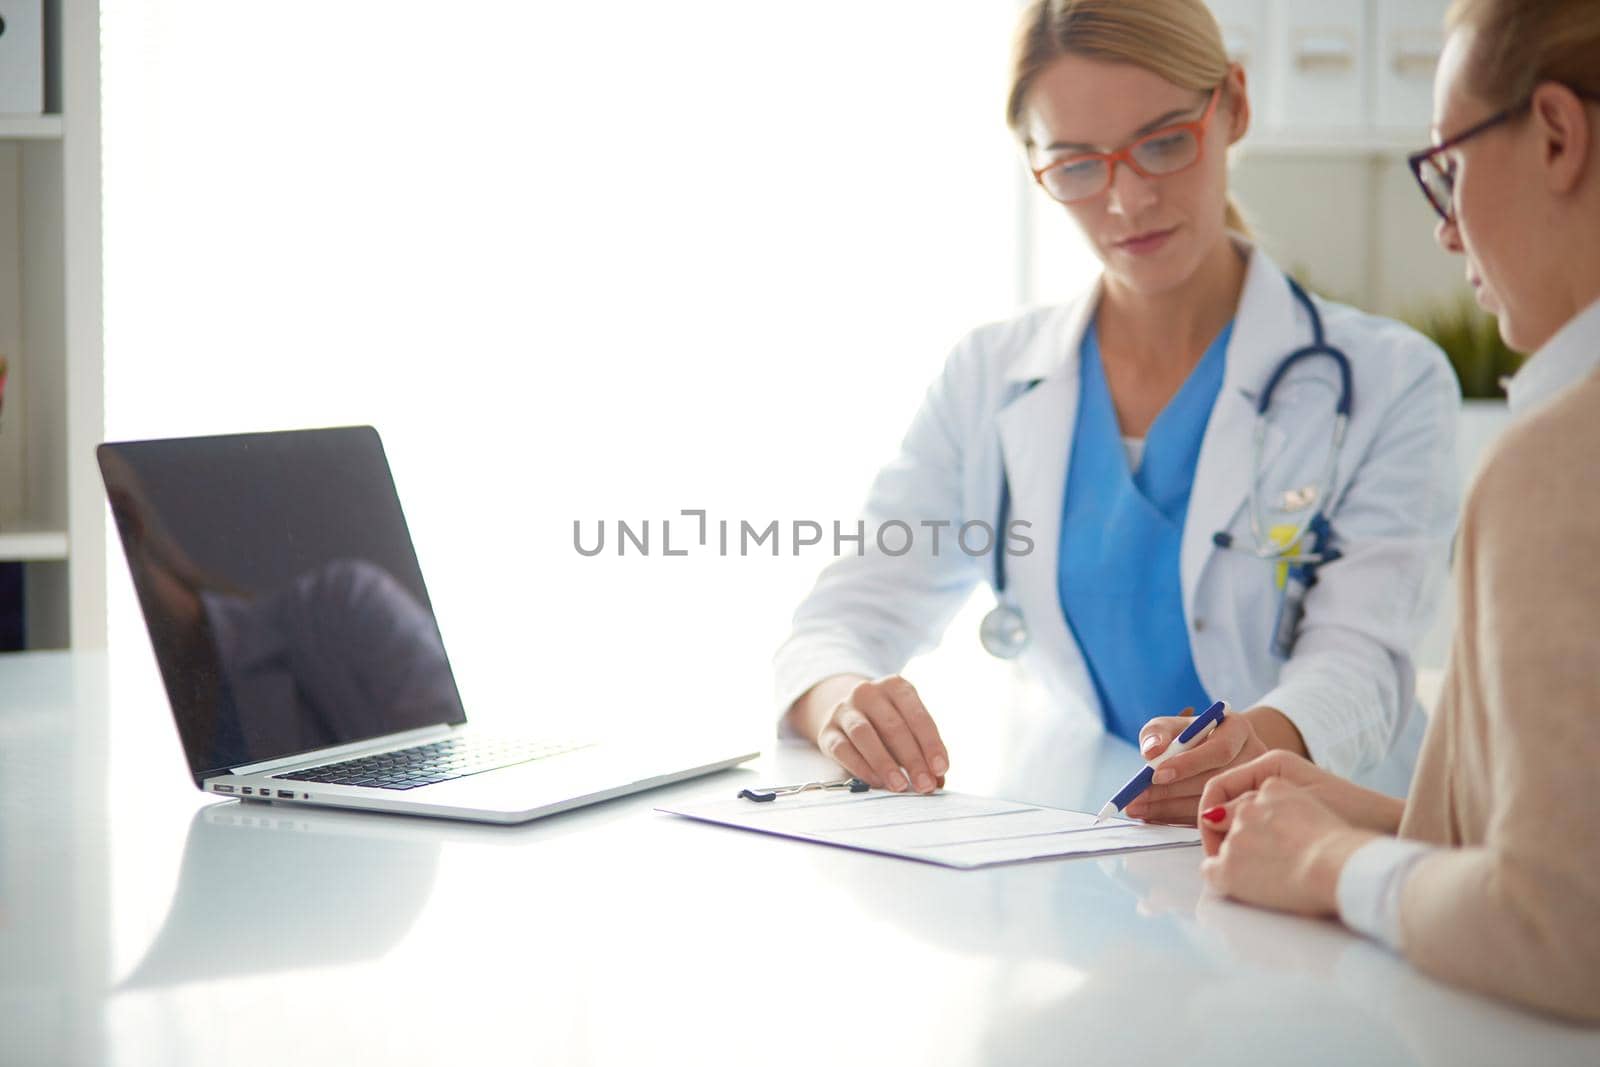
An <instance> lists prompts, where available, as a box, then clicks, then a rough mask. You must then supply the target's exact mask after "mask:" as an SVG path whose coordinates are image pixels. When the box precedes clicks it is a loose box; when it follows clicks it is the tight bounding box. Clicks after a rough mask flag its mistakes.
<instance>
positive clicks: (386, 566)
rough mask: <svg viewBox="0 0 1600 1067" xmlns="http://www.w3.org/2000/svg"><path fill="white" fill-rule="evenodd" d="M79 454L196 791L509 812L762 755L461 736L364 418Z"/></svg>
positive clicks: (445, 662)
mask: <svg viewBox="0 0 1600 1067" xmlns="http://www.w3.org/2000/svg"><path fill="white" fill-rule="evenodd" d="M97 456H98V459H99V462H100V473H101V476H102V478H103V479H104V481H105V487H106V494H107V496H108V498H109V500H110V503H111V511H112V515H113V518H114V519H115V521H116V526H117V532H118V535H119V536H120V538H121V540H122V547H123V553H124V556H125V557H126V559H127V561H128V567H129V571H130V573H131V575H132V578H133V585H134V589H135V591H136V592H137V594H138V599H139V606H140V609H141V610H142V612H143V614H144V621H145V626H146V628H147V629H148V631H149V634H150V642H151V645H152V646H153V648H154V650H155V656H156V661H157V664H158V666H159V667H160V670H161V677H162V680H163V682H164V683H165V686H166V691H167V697H168V699H169V702H170V703H171V706H172V713H173V717H174V719H175V720H176V722H177V727H178V735H179V737H180V738H181V739H182V742H183V747H184V751H185V753H186V755H187V757H188V761H189V770H190V773H191V775H192V776H193V779H194V782H195V784H196V785H197V786H198V787H199V788H200V789H202V790H204V791H205V792H208V793H214V794H217V795H220V796H225V797H238V798H242V799H248V800H256V801H263V800H264V801H270V802H272V803H288V804H305V805H320V806H326V807H335V808H357V809H363V810H368V811H387V812H401V813H405V814H412V815H431V816H439V817H443V818H455V819H470V820H474V821H479V822H492V823H516V822H525V821H527V820H529V819H536V818H539V817H541V816H545V815H552V814H555V813H557V812H561V811H566V810H568V809H570V808H575V807H579V806H582V805H585V804H593V803H597V802H599V801H603V800H609V799H611V798H613V797H619V796H623V795H625V794H628V793H635V792H639V791H641V790H645V789H650V788H653V787H655V786H660V785H666V784H668V783H671V782H677V781H682V780H683V779H686V778H693V777H696V776H698V775H704V774H710V773H712V772H715V771H720V770H725V769H727V768H730V767H733V766H736V765H737V764H740V763H743V762H745V761H746V760H750V759H753V758H754V757H755V756H757V755H758V754H759V753H757V752H752V751H746V750H745V749H744V748H743V747H741V746H739V745H735V744H731V743H728V742H727V741H725V740H716V739H709V740H708V739H706V738H698V739H697V738H693V737H692V736H690V737H685V738H672V737H667V738H648V739H646V738H639V739H637V740H634V741H625V740H605V741H594V740H586V739H583V738H567V737H523V736H511V735H503V734H501V735H491V734H488V733H484V732H482V731H479V730H475V729H473V728H472V727H471V726H470V725H469V724H468V723H467V715H466V710H465V709H464V708H463V706H462V702H461V696H460V693H459V691H458V690H457V687H456V680H455V676H454V675H453V674H452V672H451V669H450V662H449V659H448V657H447V656H446V655H445V649H444V641H443V638H442V636H441V635H440V631H439V625H438V622H437V620H436V619H435V617H434V613H433V607H432V603H431V601H430V600H429V599H428V591H427V588H426V586H425V585H424V584H423V580H422V570H421V568H420V566H419V565H418V563H417V557H416V551H415V549H414V548H413V546H412V542H411V534H410V531H409V530H408V529H407V527H406V521H405V516H404V514H403V513H402V512H401V509H400V498H399V495H398V494H397V493H396V491H395V486H394V479H393V476H392V475H391V474H390V471H389V463H388V459H387V458H386V456H385V454H384V450H383V444H382V442H381V441H380V440H379V437H378V433H377V431H376V430H374V429H373V428H372V427H370V426H361V427H343V428H337V429H321V430H295V431H288V432H279V433H255V434H235V435H228V436H219V437H191V438H173V439H169V440H159V441H133V442H114V443H106V444H103V445H101V446H100V447H99V449H98V450H97Z"/></svg>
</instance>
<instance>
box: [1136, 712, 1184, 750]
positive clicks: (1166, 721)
mask: <svg viewBox="0 0 1600 1067" xmlns="http://www.w3.org/2000/svg"><path fill="white" fill-rule="evenodd" d="M1193 715H1194V709H1193V708H1184V709H1183V712H1182V713H1181V714H1178V715H1161V716H1158V717H1156V718H1154V719H1151V720H1150V721H1149V722H1147V723H1145V724H1144V726H1142V727H1140V729H1139V755H1141V756H1143V757H1144V758H1145V759H1147V760H1150V759H1154V758H1155V757H1157V756H1159V755H1161V753H1163V752H1165V751H1166V750H1167V746H1168V745H1170V744H1172V742H1173V739H1174V738H1176V737H1177V736H1178V735H1179V734H1181V733H1183V731H1184V729H1185V728H1186V727H1187V726H1188V725H1189V722H1190V718H1191V717H1192V716H1193Z"/></svg>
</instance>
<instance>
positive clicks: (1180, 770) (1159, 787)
mask: <svg viewBox="0 0 1600 1067" xmlns="http://www.w3.org/2000/svg"><path fill="white" fill-rule="evenodd" d="M1193 714H1194V709H1193V708H1186V709H1184V713H1183V714H1182V715H1166V716H1163V717H1161V718H1158V719H1151V720H1150V721H1149V722H1147V723H1145V724H1144V728H1143V729H1142V730H1140V731H1139V755H1141V756H1143V757H1144V758H1145V760H1147V761H1148V760H1152V759H1155V758H1156V757H1157V756H1159V755H1161V753H1163V752H1165V751H1166V750H1167V746H1168V745H1170V744H1172V742H1173V741H1175V740H1176V739H1177V737H1178V735H1179V734H1181V733H1182V732H1183V730H1184V728H1185V727H1186V726H1188V725H1189V717H1190V716H1192V715H1193ZM1273 714H1278V713H1277V712H1274V713H1273ZM1267 748H1268V745H1267V743H1266V742H1265V741H1263V740H1262V739H1261V737H1260V736H1259V735H1258V734H1257V733H1256V730H1255V726H1254V723H1253V720H1252V718H1251V712H1236V713H1234V714H1231V715H1229V716H1228V717H1227V718H1225V719H1223V720H1222V722H1221V723H1220V724H1219V725H1218V726H1217V728H1216V729H1214V730H1212V731H1211V733H1210V734H1208V735H1207V736H1206V739H1205V740H1204V741H1202V742H1200V743H1199V744H1198V745H1195V746H1194V747H1193V748H1191V749H1190V750H1189V751H1187V752H1184V753H1182V754H1180V755H1177V756H1173V757H1172V758H1171V759H1170V760H1168V761H1167V762H1165V763H1163V764H1162V765H1161V766H1159V767H1157V768H1156V773H1155V776H1154V778H1152V780H1151V786H1150V788H1149V789H1146V790H1145V791H1144V792H1143V793H1142V794H1140V795H1139V796H1137V797H1135V798H1134V799H1133V802H1132V803H1130V804H1129V805H1128V807H1127V808H1126V809H1125V810H1124V812H1123V814H1124V815H1127V816H1128V817H1129V818H1130V819H1143V820H1145V821H1146V822H1160V823H1172V824H1175V825H1180V826H1193V825H1195V820H1196V817H1197V816H1198V815H1199V811H1200V794H1201V793H1202V792H1204V790H1205V787H1206V783H1207V782H1209V781H1210V780H1211V779H1212V778H1213V777H1215V776H1216V775H1218V774H1221V773H1222V772H1223V771H1226V770H1229V769H1230V768H1233V767H1240V766H1243V765H1244V764H1246V763H1249V762H1250V761H1251V760H1253V759H1255V758H1256V757H1257V756H1263V755H1265V754H1266V752H1267Z"/></svg>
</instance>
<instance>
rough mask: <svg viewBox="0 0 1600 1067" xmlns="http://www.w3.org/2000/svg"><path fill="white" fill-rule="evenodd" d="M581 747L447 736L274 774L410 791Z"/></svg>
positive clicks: (294, 779) (553, 743)
mask: <svg viewBox="0 0 1600 1067" xmlns="http://www.w3.org/2000/svg"><path fill="white" fill-rule="evenodd" d="M587 747H588V744H587V743H584V742H577V743H563V742H550V741H519V740H516V739H506V738H493V737H484V738H480V737H472V736H467V737H447V738H445V739H444V740H443V741H435V742H433V743H432V744H427V745H417V746H416V747H415V748H402V749H400V750H398V751H395V752H381V753H379V754H378V755H376V756H362V757H361V758H360V759H353V760H345V761H343V762H342V763H329V764H326V765H324V766H321V767H308V768H306V769H305V770H302V771H295V772H294V773H293V774H276V775H273V777H274V778H287V779H289V780H290V781H295V782H321V783H323V784H326V785H366V786H372V787H373V788H375V789H415V788H417V786H419V785H433V784H434V783H435V782H448V781H450V780H451V779H453V778H465V777H466V776H467V775H469V774H482V773H483V772H484V771H495V770H499V769H500V768H502V767H511V766H515V765H516V764H518V763H528V762H531V761H533V760H538V759H546V758H548V757H550V756H556V755H560V754H561V753H563V752H571V751H573V750H574V749H579V748H587Z"/></svg>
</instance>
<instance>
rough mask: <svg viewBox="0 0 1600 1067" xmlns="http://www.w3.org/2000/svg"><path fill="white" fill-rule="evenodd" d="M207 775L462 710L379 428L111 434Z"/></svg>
mask: <svg viewBox="0 0 1600 1067" xmlns="http://www.w3.org/2000/svg"><path fill="white" fill-rule="evenodd" d="M98 456H99V460H100V472H101V475H102V476H103V478H104V479H105V485H106V492H107V495H108V496H109V498H110V501H111V511H112V515H113V517H114V518H115V520H116V525H117V532H118V534H119V536H120V537H121V539H122V547H123V552H124V555H125V556H126V558H127V560H128V568H129V570H130V572H131V573H132V576H133V584H134V588H135V590H136V591H137V593H138V596H139V605H140V607H141V608H142V609H143V611H144V619H145V625H146V626H147V627H148V629H149V631H150V642H151V644H152V645H153V646H154V648H155V654H156V659H157V661H158V663H159V665H160V668H161V675H162V679H163V681H164V682H165V683H166V688H167V695H168V697H169V698H170V699H171V702H172V710H173V714H174V716H175V717H176V719H177V723H178V733H179V735H180V736H181V737H182V739H183V746H184V749H185V751H186V752H187V754H188V758H189V768H190V770H191V771H192V772H193V773H194V777H195V782H196V783H197V784H198V783H199V782H200V781H202V780H203V779H204V778H205V777H206V776H207V775H208V774H211V773H216V772H221V771H224V770H226V769H228V768H232V767H240V766H244V765H246V764H251V763H258V762H261V761H264V760H272V759H278V758H281V757H284V756H293V755H297V754H299V753H302V752H309V751H313V750H315V749H320V748H326V747H328V746H331V745H341V744H346V743H349V742H352V741H364V740H368V739H371V738H375V737H381V736H383V735H385V734H391V733H397V732H399V731H402V730H411V729H415V728H417V727H420V726H433V725H438V724H441V723H458V722H463V721H465V719H466V713H465V712H464V710H463V709H462V706H461V697H460V694H459V693H458V692H457V690H456V683H455V678H454V676H453V675H452V674H451V672H450V663H449V660H448V659H447V658H446V656H445V651H444V643H443V641H442V640H441V638H440V635H439V627H438V624H437V622H436V621H435V619H434V616H433V608H432V605H431V603H430V601H429V600H428V591H427V589H426V588H425V587H424V586H423V582H422V571H421V569H420V568H419V567H418V565H417V557H416V552H415V550H414V549H413V548H412V545H411V535H410V533H409V531H408V530H407V529H406V522H405V516H404V515H403V514H402V513H401V510H400V499H399V496H398V495H397V494H396V492H395V488H394V480H393V478H392V477H391V476H390V473H389V465H388V461H387V460H386V459H385V457H384V452H383V444H382V442H380V441H379V439H378V434H377V431H376V430H374V429H372V428H371V427H354V428H345V429H331V430H299V431H290V432H286V433H264V434H240V435H235V436H227V437H199V438H183V439H173V440H165V441H139V442H128V443H113V444H105V445H101V446H100V449H99V451H98Z"/></svg>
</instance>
